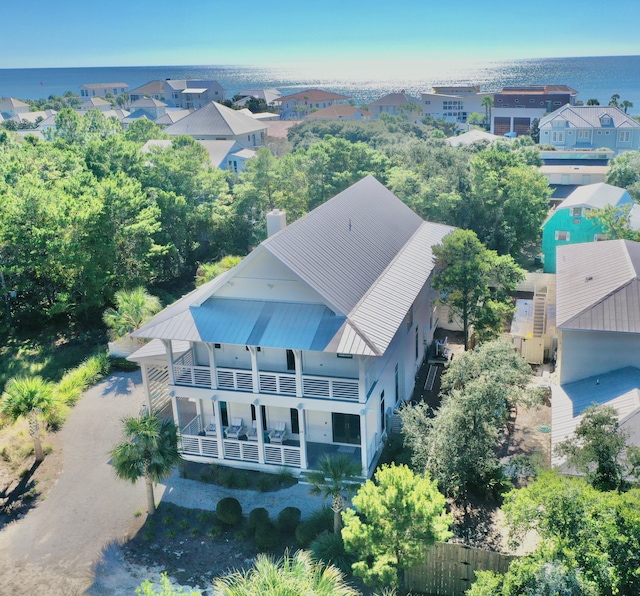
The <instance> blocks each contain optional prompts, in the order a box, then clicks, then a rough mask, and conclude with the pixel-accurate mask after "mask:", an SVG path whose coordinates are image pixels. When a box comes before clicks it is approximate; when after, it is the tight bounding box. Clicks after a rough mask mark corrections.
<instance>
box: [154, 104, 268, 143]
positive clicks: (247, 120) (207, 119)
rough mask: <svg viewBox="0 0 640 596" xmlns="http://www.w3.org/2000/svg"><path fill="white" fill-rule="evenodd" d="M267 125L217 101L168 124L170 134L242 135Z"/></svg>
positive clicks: (261, 129)
mask: <svg viewBox="0 0 640 596" xmlns="http://www.w3.org/2000/svg"><path fill="white" fill-rule="evenodd" d="M266 129H267V127H266V126H265V125H264V124H263V123H261V122H259V121H257V120H255V119H253V118H251V117H250V116H246V115H245V114H239V113H238V112H237V111H236V110H232V109H231V108H228V107H227V106H223V105H222V104H219V103H217V102H215V101H212V102H210V103H208V104H207V105H206V106H203V107H201V108H200V109H199V110H196V111H195V112H191V114H189V115H188V116H185V117H184V118H181V119H180V120H178V122H176V123H175V124H172V125H171V126H168V127H167V128H166V129H165V132H166V133H167V134H168V135H174V136H175V135H189V136H197V135H241V134H250V133H255V132H260V131H265V130H266Z"/></svg>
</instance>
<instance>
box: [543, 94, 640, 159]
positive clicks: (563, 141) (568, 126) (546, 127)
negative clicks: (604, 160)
mask: <svg viewBox="0 0 640 596" xmlns="http://www.w3.org/2000/svg"><path fill="white" fill-rule="evenodd" d="M539 127H540V143H541V144H548V145H553V146H554V147H558V148H560V149H588V150H594V149H600V148H605V147H606V148H607V149H611V150H613V151H615V152H616V153H623V152H625V151H637V150H638V148H639V147H640V123H638V122H636V121H635V120H634V119H633V118H632V117H631V116H629V115H627V114H625V113H624V112H623V111H622V110H620V109H619V108H616V107H613V106H574V105H565V106H562V107H561V108H559V109H557V110H555V111H554V112H552V113H551V114H548V115H547V116H545V117H544V118H542V119H541V120H540V124H539Z"/></svg>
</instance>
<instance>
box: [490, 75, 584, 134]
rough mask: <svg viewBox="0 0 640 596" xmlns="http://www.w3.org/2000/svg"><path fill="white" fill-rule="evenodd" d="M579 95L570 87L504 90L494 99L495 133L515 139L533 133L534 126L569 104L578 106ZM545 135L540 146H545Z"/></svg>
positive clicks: (492, 121)
mask: <svg viewBox="0 0 640 596" xmlns="http://www.w3.org/2000/svg"><path fill="white" fill-rule="evenodd" d="M577 97H578V92H577V91H576V90H575V89H572V88H571V87H567V86H566V85H530V86H527V87H504V88H503V89H502V91H500V92H499V93H496V94H495V95H494V97H493V107H492V108H491V132H492V133H493V134H496V135H499V136H504V135H505V134H509V135H512V136H519V135H526V134H529V130H530V128H531V123H532V122H533V121H534V120H535V119H537V120H539V121H540V120H541V119H542V118H543V117H544V116H545V115H546V114H549V113H550V112H553V110H555V109H557V108H558V107H560V106H563V105H565V104H569V105H572V106H573V105H575V103H576V98H577ZM544 142H545V141H543V140H542V136H541V137H540V143H544Z"/></svg>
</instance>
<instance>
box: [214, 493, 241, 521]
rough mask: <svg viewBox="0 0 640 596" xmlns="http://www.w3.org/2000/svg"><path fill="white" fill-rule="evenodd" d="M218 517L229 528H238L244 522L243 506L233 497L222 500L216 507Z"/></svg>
mask: <svg viewBox="0 0 640 596" xmlns="http://www.w3.org/2000/svg"><path fill="white" fill-rule="evenodd" d="M216 516H217V517H218V519H219V520H220V521H221V522H222V523H223V524H226V525H227V526H238V525H240V523H241V522H242V505H240V501H238V499H235V498H233V497H225V498H224V499H220V500H219V501H218V504H217V505H216Z"/></svg>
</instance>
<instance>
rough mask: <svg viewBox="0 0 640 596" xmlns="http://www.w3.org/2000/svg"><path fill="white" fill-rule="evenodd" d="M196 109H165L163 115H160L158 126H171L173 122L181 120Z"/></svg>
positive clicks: (157, 121)
mask: <svg viewBox="0 0 640 596" xmlns="http://www.w3.org/2000/svg"><path fill="white" fill-rule="evenodd" d="M193 111H194V110H180V109H178V108H171V109H167V110H165V113H164V115H163V116H160V117H159V118H158V119H157V120H156V121H155V123H156V124H157V125H158V126H170V125H171V124H175V123H176V122H178V121H179V120H182V119H183V118H184V117H185V116H188V115H189V114H191V112H193Z"/></svg>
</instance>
